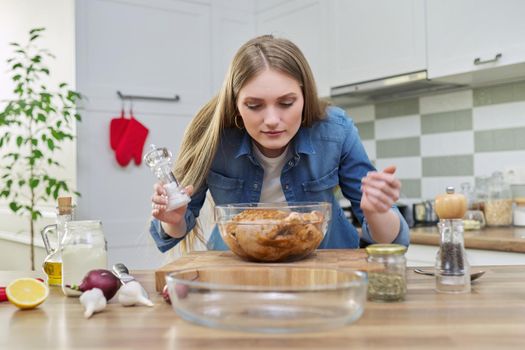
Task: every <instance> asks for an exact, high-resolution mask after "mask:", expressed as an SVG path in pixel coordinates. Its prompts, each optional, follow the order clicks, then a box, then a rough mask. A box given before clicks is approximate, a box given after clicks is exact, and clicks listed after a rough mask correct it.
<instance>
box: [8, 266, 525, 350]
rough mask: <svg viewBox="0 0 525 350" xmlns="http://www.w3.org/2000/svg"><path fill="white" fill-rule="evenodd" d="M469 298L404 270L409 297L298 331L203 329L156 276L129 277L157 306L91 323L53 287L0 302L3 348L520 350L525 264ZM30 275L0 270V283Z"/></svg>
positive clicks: (117, 308)
mask: <svg viewBox="0 0 525 350" xmlns="http://www.w3.org/2000/svg"><path fill="white" fill-rule="evenodd" d="M485 270H486V271H487V273H486V274H485V275H484V276H483V277H482V278H481V279H480V280H478V281H476V282H475V283H474V284H473V285H472V292H471V293H469V294H459V295H449V294H438V293H436V292H435V291H434V290H433V288H434V279H433V278H432V277H427V276H422V275H417V274H414V273H413V272H412V270H409V271H408V292H407V296H406V300H405V301H404V302H399V303H373V302H367V304H366V306H365V312H364V314H363V316H362V317H361V318H360V319H359V320H358V321H356V322H355V323H353V324H350V325H347V326H344V327H339V328H336V329H333V330H330V331H324V332H315V333H295V334H260V333H244V332H234V331H225V330H217V329H212V328H205V327H202V326H198V325H193V324H191V323H188V322H186V321H184V320H182V319H181V318H179V317H178V316H177V314H176V313H175V312H174V311H173V310H172V309H171V306H170V305H168V304H166V303H165V302H164V301H163V300H162V298H161V296H160V295H158V294H157V293H156V292H155V274H154V272H153V271H135V272H134V273H133V274H134V275H135V276H136V278H137V279H138V280H139V281H140V282H141V283H142V284H143V285H144V286H145V287H146V289H147V290H148V292H149V293H150V297H151V298H152V300H153V301H154V302H155V306H154V307H152V308H148V307H123V306H121V305H120V304H118V303H116V302H115V301H113V300H112V301H111V302H110V303H109V304H108V307H107V308H106V309H105V310H104V311H103V312H101V313H98V314H95V315H94V316H93V317H92V318H91V319H85V318H84V317H83V309H82V306H81V305H80V303H79V301H78V299H77V298H68V297H65V296H63V295H62V293H61V291H60V289H57V288H52V290H51V294H50V297H49V299H48V300H46V302H45V303H44V304H42V305H41V306H40V307H38V308H37V309H34V310H28V311H19V310H17V309H16V308H15V307H14V306H13V305H11V304H9V303H8V302H4V303H0V349H13V350H15V349H16V350H19V349H110V350H120V349H185V350H190V349H206V348H210V349H214V350H220V349H227V350H231V349H283V350H284V349H524V348H525V266H494V267H486V268H485ZM28 275H31V273H27V272H25V273H24V272H0V285H5V284H6V283H7V282H8V281H10V280H12V279H13V278H16V277H22V276H24V277H25V276H28Z"/></svg>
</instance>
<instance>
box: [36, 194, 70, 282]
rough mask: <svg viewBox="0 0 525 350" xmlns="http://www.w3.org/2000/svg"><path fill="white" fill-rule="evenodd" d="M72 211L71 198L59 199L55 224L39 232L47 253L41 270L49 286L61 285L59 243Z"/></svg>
mask: <svg viewBox="0 0 525 350" xmlns="http://www.w3.org/2000/svg"><path fill="white" fill-rule="evenodd" d="M73 211H74V206H73V205H72V204H71V197H59V198H58V206H57V219H56V224H53V225H47V226H46V227H44V228H43V229H42V231H41V232H40V233H41V234H42V240H43V241H44V246H45V248H46V252H47V257H46V258H45V259H44V264H43V269H44V272H45V273H46V275H47V283H48V285H50V286H61V285H62V253H61V242H62V240H63V239H64V232H65V225H66V222H68V221H71V220H73Z"/></svg>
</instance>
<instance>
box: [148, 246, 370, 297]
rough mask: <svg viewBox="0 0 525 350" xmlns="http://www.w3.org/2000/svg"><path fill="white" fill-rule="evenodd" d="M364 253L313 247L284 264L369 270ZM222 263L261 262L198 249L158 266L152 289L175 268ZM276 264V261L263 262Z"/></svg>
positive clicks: (359, 250) (164, 281)
mask: <svg viewBox="0 0 525 350" xmlns="http://www.w3.org/2000/svg"><path fill="white" fill-rule="evenodd" d="M366 256H367V255H366V252H365V250H364V249H320V250H316V251H315V252H314V253H312V254H311V255H310V256H308V257H307V258H306V259H303V260H301V261H296V262H291V263H279V265H282V264H286V265H287V266H303V267H305V266H308V267H330V268H339V269H355V270H361V271H368V270H369V267H368V264H367V262H366ZM224 265H234V266H235V265H255V266H256V265H260V263H254V262H247V261H244V260H242V259H240V258H239V257H237V256H236V255H235V254H233V253H232V252H231V251H217V250H211V251H199V252H191V253H189V254H188V255H184V256H182V257H180V258H178V259H177V260H175V261H173V262H171V263H169V264H167V265H165V266H163V267H161V268H160V269H158V270H156V271H155V288H156V289H157V292H161V291H162V288H163V287H164V285H165V284H166V280H165V276H166V274H167V273H169V272H171V271H175V270H181V269H187V268H198V267H203V266H224ZM264 265H265V266H268V265H278V264H267V263H265V264H264Z"/></svg>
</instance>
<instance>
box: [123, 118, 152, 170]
mask: <svg viewBox="0 0 525 350" xmlns="http://www.w3.org/2000/svg"><path fill="white" fill-rule="evenodd" d="M148 133H149V130H148V129H147V128H146V127H145V126H144V125H142V124H141V123H140V122H139V121H138V120H137V119H135V118H134V117H133V115H132V116H131V119H130V120H129V123H128V126H127V128H126V130H125V131H124V133H123V134H122V137H121V140H120V142H119V144H118V146H117V149H116V150H115V153H116V158H117V162H118V163H119V164H120V165H121V166H123V167H125V166H127V165H128V164H129V162H130V160H131V158H133V159H135V164H136V165H140V163H141V162H142V150H143V148H144V143H145V142H146V137H147V136H148Z"/></svg>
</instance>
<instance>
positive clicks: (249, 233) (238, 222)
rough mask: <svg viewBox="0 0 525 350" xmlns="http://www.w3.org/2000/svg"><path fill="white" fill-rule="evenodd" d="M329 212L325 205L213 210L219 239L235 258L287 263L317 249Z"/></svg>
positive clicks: (249, 205)
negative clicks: (219, 235) (219, 234)
mask: <svg viewBox="0 0 525 350" xmlns="http://www.w3.org/2000/svg"><path fill="white" fill-rule="evenodd" d="M331 210H332V205H331V204H330V203H327V202H302V203H290V204H287V203H240V204H227V205H217V206H216V207H215V221H216V223H217V225H218V227H219V231H220V233H221V236H222V239H223V240H224V242H226V244H227V245H228V247H229V248H230V249H231V250H232V251H233V252H234V253H235V254H236V255H238V256H239V257H241V258H243V259H246V260H250V261H262V262H280V261H291V260H299V259H302V258H304V257H306V256H307V255H308V254H310V253H311V252H312V251H314V250H315V249H316V248H317V247H318V246H319V244H320V243H321V241H322V240H323V238H324V235H325V234H326V230H327V228H328V223H329V221H330V217H331Z"/></svg>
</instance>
